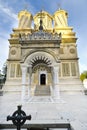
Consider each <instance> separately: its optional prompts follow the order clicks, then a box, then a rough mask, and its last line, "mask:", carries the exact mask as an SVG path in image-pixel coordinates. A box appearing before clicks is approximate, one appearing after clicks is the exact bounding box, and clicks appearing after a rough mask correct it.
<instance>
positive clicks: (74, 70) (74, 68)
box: [71, 63, 76, 76]
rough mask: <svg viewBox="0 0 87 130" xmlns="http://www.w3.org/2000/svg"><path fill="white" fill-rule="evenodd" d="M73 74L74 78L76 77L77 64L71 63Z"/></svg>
mask: <svg viewBox="0 0 87 130" xmlns="http://www.w3.org/2000/svg"><path fill="white" fill-rule="evenodd" d="M71 73H72V76H76V66H75V63H71Z"/></svg>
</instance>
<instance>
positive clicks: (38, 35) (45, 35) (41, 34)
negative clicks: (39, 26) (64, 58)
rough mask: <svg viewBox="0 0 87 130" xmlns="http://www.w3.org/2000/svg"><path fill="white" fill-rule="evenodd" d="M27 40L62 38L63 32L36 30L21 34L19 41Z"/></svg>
mask: <svg viewBox="0 0 87 130" xmlns="http://www.w3.org/2000/svg"><path fill="white" fill-rule="evenodd" d="M27 40H61V34H57V33H55V34H52V33H48V32H44V31H41V30H40V31H38V32H34V33H32V34H28V35H26V34H19V41H20V42H21V41H27Z"/></svg>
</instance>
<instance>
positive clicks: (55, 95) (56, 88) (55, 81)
mask: <svg viewBox="0 0 87 130" xmlns="http://www.w3.org/2000/svg"><path fill="white" fill-rule="evenodd" d="M53 98H54V99H55V100H57V99H60V91H59V63H57V64H55V65H54V66H53Z"/></svg>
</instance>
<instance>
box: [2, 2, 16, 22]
mask: <svg viewBox="0 0 87 130" xmlns="http://www.w3.org/2000/svg"><path fill="white" fill-rule="evenodd" d="M0 10H1V11H2V12H4V13H5V14H6V15H8V16H10V17H11V18H14V19H15V20H17V15H16V14H15V13H14V12H13V11H12V9H11V8H9V7H5V6H4V5H2V4H1V3H0Z"/></svg>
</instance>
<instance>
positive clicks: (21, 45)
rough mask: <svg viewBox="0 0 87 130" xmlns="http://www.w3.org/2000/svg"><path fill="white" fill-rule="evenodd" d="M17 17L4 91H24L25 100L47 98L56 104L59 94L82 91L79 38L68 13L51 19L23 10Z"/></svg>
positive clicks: (47, 16) (46, 13)
mask: <svg viewBox="0 0 87 130" xmlns="http://www.w3.org/2000/svg"><path fill="white" fill-rule="evenodd" d="M18 17H19V25H18V28H17V29H13V34H11V37H10V39H9V43H10V48H9V57H8V69H7V81H6V84H5V87H4V91H8V90H10V91H21V92H22V99H24V98H26V96H28V97H30V96H47V95H48V96H52V97H53V98H54V99H55V100H56V99H58V98H59V95H60V94H59V93H60V91H66V92H73V91H81V90H82V87H81V82H80V79H79V66H78V55H77V45H76V40H77V38H76V36H75V33H74V32H73V28H72V27H69V26H68V20H67V18H68V13H67V12H66V11H65V10H58V11H56V12H55V13H54V15H53V16H51V15H50V14H49V13H48V12H46V11H41V12H39V13H37V14H36V15H35V16H34V17H33V16H32V15H31V14H30V13H29V12H28V11H25V10H24V11H21V12H20V13H19V14H18ZM32 21H34V29H32V27H31V26H32ZM53 22H54V26H53V24H52V23H53ZM72 81H73V82H72Z"/></svg>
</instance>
